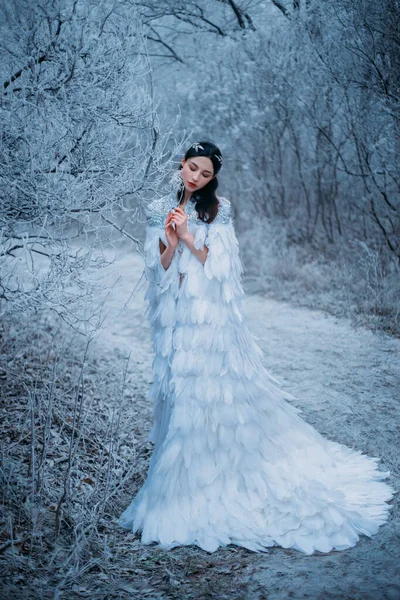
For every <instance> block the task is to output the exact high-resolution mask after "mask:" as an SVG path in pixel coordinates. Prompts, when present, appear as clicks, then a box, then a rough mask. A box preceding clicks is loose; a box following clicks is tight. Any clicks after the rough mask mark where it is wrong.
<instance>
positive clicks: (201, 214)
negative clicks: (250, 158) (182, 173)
mask: <svg viewBox="0 0 400 600" xmlns="http://www.w3.org/2000/svg"><path fill="white" fill-rule="evenodd" d="M196 156H205V157H207V158H209V159H210V160H211V162H212V164H213V167H214V175H216V174H217V173H218V171H219V170H220V168H221V166H222V154H221V151H220V149H219V148H218V146H216V145H215V144H213V143H212V142H196V143H194V144H192V145H191V146H190V148H189V149H188V150H187V151H186V154H185V160H187V159H188V158H194V157H196ZM179 168H180V169H182V164H181V165H180V167H179ZM217 188H218V179H217V177H214V178H213V179H211V180H210V181H209V182H208V183H207V184H206V185H205V186H204V187H203V188H201V189H200V190H197V191H196V192H194V193H193V196H192V197H193V199H194V200H195V209H196V211H197V215H198V218H199V219H201V220H202V221H204V222H205V223H211V222H212V221H213V220H214V219H215V217H216V216H217V213H218V198H217V196H216V193H215V192H216V190H217ZM177 198H178V200H179V201H181V193H180V192H179V191H178V192H177Z"/></svg>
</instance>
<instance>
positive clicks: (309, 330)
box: [97, 251, 400, 600]
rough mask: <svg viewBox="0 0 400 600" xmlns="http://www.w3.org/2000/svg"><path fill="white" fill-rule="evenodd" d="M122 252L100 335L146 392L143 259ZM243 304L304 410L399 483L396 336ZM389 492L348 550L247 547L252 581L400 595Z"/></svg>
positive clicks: (298, 593)
mask: <svg viewBox="0 0 400 600" xmlns="http://www.w3.org/2000/svg"><path fill="white" fill-rule="evenodd" d="M120 256H121V259H120V260H119V261H118V262H116V263H115V264H114V265H113V267H112V269H110V272H111V273H112V274H111V279H113V280H116V279H117V278H118V277H119V278H120V280H119V284H118V286H117V287H116V288H115V290H114V292H113V294H112V295H111V296H110V298H109V299H108V302H107V310H108V311H109V312H108V316H107V319H106V320H105V323H104V327H103V329H102V331H101V332H99V334H98V336H97V342H98V343H100V344H101V346H102V349H103V351H106V352H115V353H117V354H118V355H119V356H127V355H128V354H129V353H131V357H132V358H133V364H134V367H135V374H136V375H135V376H136V377H138V378H139V379H140V380H141V382H142V385H143V386H144V388H145V389H144V390H143V392H144V394H145V392H146V387H147V386H148V384H149V383H150V381H151V361H152V349H151V339H150V329H149V326H148V323H147V321H146V319H145V317H144V310H145V303H144V291H145V286H146V282H145V281H144V280H143V281H142V283H141V285H139V286H138V289H137V290H136V291H135V293H134V294H132V292H133V290H134V289H135V287H136V286H137V282H138V280H139V279H140V275H141V272H142V268H143V262H142V259H141V257H140V256H138V255H137V254H135V253H133V252H132V253H125V252H123V251H120ZM244 310H245V318H246V320H247V323H248V325H249V328H250V330H251V331H252V332H253V333H254V334H255V335H256V336H257V338H258V343H259V345H260V346H261V348H262V349H263V351H264V356H265V366H266V368H267V369H268V370H269V371H270V372H271V374H272V375H274V376H276V377H277V378H278V379H279V380H280V381H281V384H282V386H283V387H284V388H285V389H286V390H287V391H290V392H291V393H292V394H293V395H294V396H295V397H296V400H295V404H296V405H297V406H300V407H301V408H302V410H303V415H302V416H303V418H305V419H306V420H307V421H308V422H309V423H311V424H313V425H314V426H315V427H316V428H317V429H318V431H320V432H321V433H322V434H324V435H325V436H327V437H329V438H330V439H332V440H335V441H337V442H340V443H344V444H346V445H349V446H351V447H353V448H355V449H359V450H361V451H363V452H365V453H366V454H368V455H370V456H377V457H380V458H381V459H382V463H381V469H382V470H390V471H391V473H392V477H391V483H392V484H393V485H394V486H395V487H396V489H399V488H400V478H399V475H400V469H399V462H400V461H399V448H400V443H399V442H400V432H399V422H400V419H399V404H400V339H396V338H394V337H391V336H389V335H387V334H385V333H381V332H378V333H376V332H372V331H370V330H366V329H362V328H359V329H354V327H352V325H351V324H350V322H349V321H347V320H344V319H338V318H336V317H333V316H331V315H327V314H325V313H323V312H320V311H311V310H309V309H307V308H303V307H295V306H291V305H290V304H287V303H282V302H277V301H275V300H272V299H269V298H265V297H261V296H248V297H246V300H245V305H244ZM148 427H149V428H150V423H149V424H148ZM392 502H393V509H392V511H391V515H390V521H389V522H388V523H387V524H385V525H384V526H382V527H381V528H380V530H379V533H378V534H377V535H376V536H374V537H373V538H371V539H368V538H365V537H363V538H362V539H361V540H360V542H359V543H358V544H357V546H356V547H354V548H351V549H349V550H347V551H344V552H333V553H331V554H329V555H314V556H312V557H308V556H305V555H302V554H301V553H299V552H295V551H285V550H283V549H281V548H273V549H271V551H270V552H269V553H268V554H265V555H257V554H253V555H252V560H251V561H249V562H250V563H251V569H250V570H249V571H248V575H247V576H246V577H247V584H248V586H249V590H250V589H251V586H252V585H257V586H262V587H265V591H266V596H265V597H268V599H269V600H277V599H281V598H282V599H286V598H296V599H297V598H298V599H300V598H312V599H317V598H321V599H322V598H323V599H325V598H333V599H337V598H349V599H352V600H353V599H360V600H361V598H362V599H363V600H365V599H371V600H372V599H374V600H380V599H385V598H387V599H391V600H392V599H393V600H394V599H400V575H399V569H398V565H399V564H400V520H399V510H398V505H399V499H398V494H397V495H396V496H395V498H394V500H393V501H392ZM257 589H259V587H257ZM246 597H247V596H246ZM248 597H249V598H251V595H249V596H248ZM257 597H258V596H257Z"/></svg>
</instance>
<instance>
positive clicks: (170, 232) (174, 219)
mask: <svg viewBox="0 0 400 600" xmlns="http://www.w3.org/2000/svg"><path fill="white" fill-rule="evenodd" d="M187 220H188V217H187V214H186V213H185V211H184V210H183V209H182V208H180V206H177V207H175V209H174V212H172V211H169V212H168V216H167V219H166V221H165V237H166V238H167V242H168V245H169V246H170V247H171V248H176V247H177V246H178V244H179V240H182V241H185V239H186V238H187V235H188V233H189V232H188V228H187ZM172 223H175V229H174V228H173V226H172Z"/></svg>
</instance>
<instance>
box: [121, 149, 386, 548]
mask: <svg viewBox="0 0 400 600" xmlns="http://www.w3.org/2000/svg"><path fill="white" fill-rule="evenodd" d="M221 165H222V156H221V152H220V150H219V149H218V148H217V147H216V146H215V145H214V144H212V143H210V142H199V143H195V144H192V145H191V146H190V148H189V149H188V151H187V152H186V154H185V157H184V158H183V159H182V165H181V168H180V170H179V179H180V183H181V185H180V189H179V190H178V193H176V192H173V193H171V194H167V195H166V196H164V197H162V198H160V199H157V200H154V201H153V202H152V203H150V204H149V206H148V211H147V216H148V220H147V227H146V241H145V247H144V250H145V258H146V267H145V268H146V273H147V278H148V280H149V284H148V288H147V291H146V300H147V302H148V307H147V311H146V315H147V317H148V318H149V321H150V323H151V326H152V339H153V347H154V353H155V357H154V361H153V383H152V384H151V387H150V392H149V400H150V401H151V402H153V406H154V421H153V427H152V429H151V432H150V435H149V440H151V441H152V442H154V444H155V446H154V451H153V454H152V457H151V461H150V466H149V470H148V473H147V478H146V480H145V482H144V484H143V485H142V487H141V489H140V490H139V491H137V493H136V495H135V497H134V498H133V500H132V501H131V503H130V504H129V506H128V507H127V508H126V510H125V511H124V512H123V514H122V515H121V516H120V517H119V520H118V523H119V524H120V525H121V526H122V527H124V528H127V529H129V530H130V531H132V532H140V533H141V542H142V543H143V544H150V543H152V542H156V543H158V544H159V545H160V546H161V547H163V548H173V547H175V546H180V545H190V544H194V545H197V546H199V547H200V548H203V549H204V550H206V551H208V552H214V551H215V550H217V548H219V547H221V546H226V545H228V544H236V545H238V546H244V547H245V548H248V549H250V550H253V551H255V552H262V551H267V548H268V547H270V546H275V545H279V546H282V547H284V548H295V549H298V550H300V551H302V552H305V553H307V554H312V553H314V552H316V551H319V552H329V551H330V550H342V549H345V548H349V547H351V546H354V545H355V544H356V542H357V541H358V539H359V535H360V534H364V535H366V536H369V537H370V536H371V535H373V534H375V533H376V532H377V530H378V527H379V526H380V525H381V524H382V523H384V522H385V521H386V520H387V515H388V511H389V509H390V506H389V505H388V504H387V502H388V501H389V500H390V499H391V498H392V496H393V494H394V493H395V490H394V489H393V488H392V487H391V486H390V485H388V484H387V483H385V482H384V481H383V479H386V478H387V477H388V476H389V475H390V473H389V472H382V471H380V470H379V469H378V466H377V463H378V459H377V458H371V457H368V456H366V455H363V454H361V452H360V451H356V450H352V449H350V448H348V447H347V446H344V445H341V444H339V443H335V442H333V441H330V440H328V439H326V438H324V437H323V436H322V435H321V434H319V433H318V432H317V431H316V430H315V429H314V428H313V427H312V426H311V425H309V424H308V423H306V422H305V421H304V420H303V419H302V418H301V417H300V416H299V413H300V412H301V410H300V409H298V408H296V407H295V406H294V405H293V404H291V403H290V400H292V399H293V396H291V395H290V394H288V393H286V392H284V391H283V390H281V389H280V387H279V382H278V381H277V380H276V379H274V378H273V377H272V376H271V375H270V374H269V373H268V371H267V370H266V369H265V368H264V366H263V353H262V351H261V349H260V348H259V346H258V345H257V343H256V341H255V337H254V336H253V334H252V333H251V332H250V331H249V329H248V327H247V325H246V322H245V320H244V318H243V315H242V308H241V303H242V300H243V296H244V292H243V287H242V283H241V274H242V272H243V268H242V264H241V261H240V258H239V246H238V241H237V238H236V235H235V231H234V227H233V223H232V216H231V205H230V202H229V200H227V199H225V198H223V197H221V196H217V195H216V190H217V187H218V181H217V177H216V175H217V173H218V171H219V169H220V168H221Z"/></svg>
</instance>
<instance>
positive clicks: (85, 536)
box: [0, 317, 263, 600]
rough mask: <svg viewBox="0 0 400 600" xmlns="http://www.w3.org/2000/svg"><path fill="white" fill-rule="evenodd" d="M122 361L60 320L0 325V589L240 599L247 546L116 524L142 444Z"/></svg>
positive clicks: (139, 400) (136, 473)
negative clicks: (183, 540)
mask: <svg viewBox="0 0 400 600" xmlns="http://www.w3.org/2000/svg"><path fill="white" fill-rule="evenodd" d="M134 362H135V361H131V360H130V359H128V360H127V359H126V358H125V357H122V356H120V355H118V354H115V353H113V354H111V353H108V354H107V353H106V352H105V353H104V355H100V354H99V351H98V346H96V345H95V344H93V343H92V341H90V340H89V341H87V340H85V338H84V337H83V336H80V335H79V334H77V333H76V332H73V331H72V330H71V329H68V327H67V326H66V325H65V323H62V322H61V323H57V324H55V323H51V322H50V321H49V320H48V319H46V318H43V317H42V318H37V319H36V321H33V320H32V319H31V320H30V321H28V320H27V321H22V320H21V321H20V322H19V323H18V324H16V323H11V322H5V323H4V324H3V330H2V347H1V370H0V384H1V391H2V393H1V401H0V402H1V404H0V409H1V420H2V437H1V440H2V441H1V458H0V461H1V462H0V468H1V471H0V477H1V496H0V509H1V523H0V525H1V529H0V561H1V573H2V577H1V580H2V582H1V591H2V597H3V598H7V600H11V599H21V598H29V600H36V599H41V600H47V599H64V598H65V599H72V598H88V597H90V598H108V599H111V598H197V599H203V598H204V599H206V598H221V599H224V598H227V599H228V598H229V599H237V600H239V599H241V598H247V597H249V596H248V593H249V587H248V585H247V584H246V575H247V574H248V573H249V568H250V567H249V561H248V557H249V555H250V554H251V553H249V552H248V551H247V550H245V549H243V548H242V549H240V548H237V547H234V546H231V547H228V548H227V549H225V550H222V549H221V550H219V551H217V552H215V553H214V554H212V555H211V554H208V553H206V552H204V551H202V550H200V549H198V548H196V547H194V546H192V547H187V548H175V549H173V550H171V551H165V550H162V549H160V548H159V547H158V546H156V545H151V546H143V545H142V544H141V543H140V540H139V537H138V536H137V535H133V534H129V533H128V532H127V531H126V530H124V529H122V528H120V527H119V525H118V524H117V523H116V518H117V517H118V515H119V514H120V513H121V512H122V510H123V508H124V507H125V505H126V504H127V503H128V502H129V500H130V499H131V497H132V496H133V494H134V493H136V491H137V490H138V488H139V487H140V485H141V484H142V482H143V480H144V477H145V474H146V471H147V467H148V461H149V458H150V455H151V452H152V444H150V443H148V442H146V436H147V429H148V427H149V425H150V421H151V409H150V408H149V407H148V406H146V402H145V394H144V390H145V386H142V385H141V383H140V376H138V373H136V372H135V368H136V367H134ZM249 585H250V584H249ZM252 587H253V590H252V594H251V597H252V598H262V597H263V596H262V592H260V594H261V595H259V592H257V590H256V588H257V584H253V586H252Z"/></svg>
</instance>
